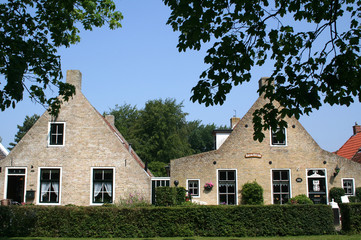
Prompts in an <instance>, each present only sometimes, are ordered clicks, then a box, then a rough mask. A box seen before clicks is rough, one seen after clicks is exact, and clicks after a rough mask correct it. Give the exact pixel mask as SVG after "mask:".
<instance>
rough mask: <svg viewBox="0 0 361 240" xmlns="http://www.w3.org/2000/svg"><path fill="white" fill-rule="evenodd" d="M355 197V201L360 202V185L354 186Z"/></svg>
mask: <svg viewBox="0 0 361 240" xmlns="http://www.w3.org/2000/svg"><path fill="white" fill-rule="evenodd" d="M355 197H356V201H357V202H361V187H358V188H356V194H355Z"/></svg>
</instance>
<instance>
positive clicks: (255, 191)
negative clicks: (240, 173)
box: [242, 181, 263, 205]
mask: <svg viewBox="0 0 361 240" xmlns="http://www.w3.org/2000/svg"><path fill="white" fill-rule="evenodd" d="M242 204H248V205H258V204H263V188H262V187H261V186H260V185H259V184H258V183H257V182H256V181H254V182H252V183H246V184H244V185H243V187H242Z"/></svg>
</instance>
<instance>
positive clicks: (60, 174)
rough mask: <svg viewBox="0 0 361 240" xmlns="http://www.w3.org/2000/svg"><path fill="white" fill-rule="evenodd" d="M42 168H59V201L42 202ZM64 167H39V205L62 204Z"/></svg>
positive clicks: (37, 196) (37, 200)
mask: <svg viewBox="0 0 361 240" xmlns="http://www.w3.org/2000/svg"><path fill="white" fill-rule="evenodd" d="M42 169H59V171H60V173H59V201H58V202H57V203H42V202H40V194H41V186H40V182H41V181H40V178H41V170H42ZM62 174H63V169H62V167H39V168H38V193H37V194H36V204H38V205H61V190H62V186H61V183H62Z"/></svg>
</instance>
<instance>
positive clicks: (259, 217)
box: [0, 205, 334, 238]
mask: <svg viewBox="0 0 361 240" xmlns="http://www.w3.org/2000/svg"><path fill="white" fill-rule="evenodd" d="M333 233H334V227H333V215H332V210H331V208H330V206H326V205H283V206H280V205H269V206H192V207H147V208H117V207H43V206H10V207H6V206H1V207H0V236H7V237H20V236H21V237H76V238H79V237H87V238H90V237H92V238H94V237H104V238H110V237H122V238H131V237H137V238H150V237H181V236H182V237H189V236H208V237H223V236H224V237H226V236H227V237H230V236H235V237H242V236H284V235H321V234H333Z"/></svg>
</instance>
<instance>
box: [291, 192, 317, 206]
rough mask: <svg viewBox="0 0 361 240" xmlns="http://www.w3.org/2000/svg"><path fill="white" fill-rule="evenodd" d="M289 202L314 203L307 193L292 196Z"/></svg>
mask: <svg viewBox="0 0 361 240" xmlns="http://www.w3.org/2000/svg"><path fill="white" fill-rule="evenodd" d="M288 203H290V204H313V202H312V200H311V199H310V198H309V197H307V196H306V195H305V194H301V195H297V196H296V197H293V198H291V199H290V200H289V201H288Z"/></svg>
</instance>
